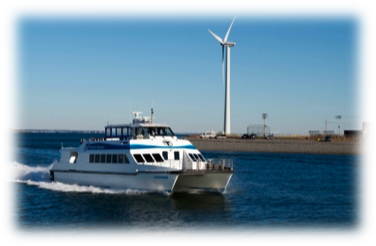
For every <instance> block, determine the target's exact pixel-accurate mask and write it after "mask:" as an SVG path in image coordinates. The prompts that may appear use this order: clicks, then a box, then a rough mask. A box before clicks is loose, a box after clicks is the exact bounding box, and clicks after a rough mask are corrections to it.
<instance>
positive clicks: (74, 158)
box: [69, 151, 78, 163]
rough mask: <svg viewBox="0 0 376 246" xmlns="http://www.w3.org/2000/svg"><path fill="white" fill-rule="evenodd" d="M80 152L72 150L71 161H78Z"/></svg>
mask: <svg viewBox="0 0 376 246" xmlns="http://www.w3.org/2000/svg"><path fill="white" fill-rule="evenodd" d="M77 157H78V153H77V152H76V151H73V152H70V158H69V163H76V162H77Z"/></svg>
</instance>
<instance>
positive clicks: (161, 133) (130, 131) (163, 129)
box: [105, 124, 175, 140]
mask: <svg viewBox="0 0 376 246" xmlns="http://www.w3.org/2000/svg"><path fill="white" fill-rule="evenodd" d="M174 136H175V134H174V132H173V131H172V130H171V128H170V127H168V126H165V125H154V124H153V125H151V124H137V125H108V126H106V127H105V140H127V139H149V138H150V137H174Z"/></svg>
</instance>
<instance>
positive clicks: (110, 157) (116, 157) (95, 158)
mask: <svg viewBox="0 0 376 246" xmlns="http://www.w3.org/2000/svg"><path fill="white" fill-rule="evenodd" d="M89 162H90V163H114V164H117V163H119V164H124V163H125V164H129V160H128V157H127V156H126V155H123V154H90V155H89Z"/></svg>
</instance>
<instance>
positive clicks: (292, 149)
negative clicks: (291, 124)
mask: <svg viewBox="0 0 376 246" xmlns="http://www.w3.org/2000/svg"><path fill="white" fill-rule="evenodd" d="M188 139H189V141H191V142H192V144H193V145H194V146H196V148H197V149H199V150H207V151H231V152H256V153H301V154H330V155H357V154H361V152H362V146H361V141H356V140H351V141H350V140H349V141H335V140H334V141H331V142H320V141H316V140H312V139H277V138H274V139H253V140H249V139H233V138H228V139H198V138H188Z"/></svg>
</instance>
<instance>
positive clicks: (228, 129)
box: [209, 17, 235, 135]
mask: <svg viewBox="0 0 376 246" xmlns="http://www.w3.org/2000/svg"><path fill="white" fill-rule="evenodd" d="M234 21H235V17H234V19H233V20H232V22H231V25H230V27H229V28H228V30H227V33H226V36H225V38H224V40H222V39H221V38H220V37H218V36H217V35H215V34H214V33H213V32H212V31H210V30H209V32H210V34H211V35H213V37H214V38H215V39H216V40H218V42H219V43H220V44H221V46H222V77H224V78H223V79H224V80H225V84H226V87H225V88H226V89H225V115H224V127H223V128H224V129H223V131H224V132H225V134H226V135H228V134H230V133H231V125H230V124H231V123H230V48H231V47H234V46H235V42H229V41H227V38H228V35H229V34H230V30H231V27H232V24H233V23H234ZM225 48H226V74H224V67H223V66H224V63H223V61H224V57H225Z"/></svg>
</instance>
